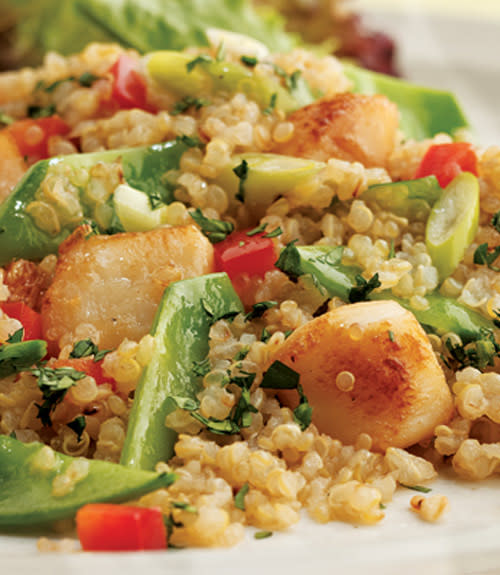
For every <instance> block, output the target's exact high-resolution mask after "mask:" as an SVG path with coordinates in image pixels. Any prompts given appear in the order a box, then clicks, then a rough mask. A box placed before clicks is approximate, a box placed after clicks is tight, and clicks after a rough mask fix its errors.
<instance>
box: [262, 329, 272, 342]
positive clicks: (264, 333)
mask: <svg viewBox="0 0 500 575" xmlns="http://www.w3.org/2000/svg"><path fill="white" fill-rule="evenodd" d="M270 339H271V332H270V331H269V330H268V329H267V328H264V329H263V330H262V333H261V335H260V341H263V342H264V343H267V342H268V341H269V340H270Z"/></svg>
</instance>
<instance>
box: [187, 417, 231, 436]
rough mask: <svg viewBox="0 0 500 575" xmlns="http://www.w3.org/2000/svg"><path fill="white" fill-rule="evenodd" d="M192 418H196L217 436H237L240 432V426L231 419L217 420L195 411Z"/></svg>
mask: <svg viewBox="0 0 500 575" xmlns="http://www.w3.org/2000/svg"><path fill="white" fill-rule="evenodd" d="M191 417H194V419H196V420H197V421H199V422H200V423H203V425H205V427H206V428H207V429H208V430H209V431H211V432H212V433H215V434H217V435H235V434H236V433H239V432H240V426H239V425H237V424H236V423H235V422H234V421H232V420H231V419H222V420H221V419H215V418H213V417H204V416H203V415H201V414H199V413H196V411H193V412H192V413H191Z"/></svg>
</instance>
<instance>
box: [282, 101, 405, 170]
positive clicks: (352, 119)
mask: <svg viewBox="0 0 500 575" xmlns="http://www.w3.org/2000/svg"><path fill="white" fill-rule="evenodd" d="M288 121H289V122H292V124H293V125H294V133H293V137H292V138H291V139H290V140H288V141H287V142H286V143H284V144H280V145H279V146H277V147H276V148H275V149H274V150H273V151H275V152H278V153H280V154H286V155H289V156H299V157H302V158H310V159H312V160H318V161H322V162H324V161H327V160H328V159H329V158H339V159H341V160H347V161H349V162H355V161H357V162H361V163H362V164H364V166H365V167H374V166H379V167H385V165H386V163H387V160H388V158H389V155H390V154H391V152H392V150H393V148H394V144H395V142H396V136H397V131H398V125H399V112H398V109H397V106H396V105H395V104H393V103H392V102H391V101H390V100H388V99H387V98H386V97H385V96H381V95H375V96H366V95H362V94H351V93H345V94H339V95H337V96H335V97H334V98H332V99H330V100H319V101H318V102H314V103H312V104H310V105H309V106H305V107H304V108H300V109H299V110H297V111H296V112H293V113H292V114H291V115H290V116H289V117H288Z"/></svg>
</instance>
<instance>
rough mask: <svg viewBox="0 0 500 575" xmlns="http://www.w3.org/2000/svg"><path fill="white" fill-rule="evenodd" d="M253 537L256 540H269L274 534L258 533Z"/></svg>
mask: <svg viewBox="0 0 500 575" xmlns="http://www.w3.org/2000/svg"><path fill="white" fill-rule="evenodd" d="M253 536H254V539H267V538H268V537H272V536H273V532H272V531H256V532H255V533H254V535H253Z"/></svg>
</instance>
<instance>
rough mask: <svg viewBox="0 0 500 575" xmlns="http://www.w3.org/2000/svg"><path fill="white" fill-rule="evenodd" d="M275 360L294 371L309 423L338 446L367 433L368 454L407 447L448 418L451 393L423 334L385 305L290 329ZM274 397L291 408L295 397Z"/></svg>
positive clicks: (407, 316) (349, 308) (338, 312)
mask: <svg viewBox="0 0 500 575" xmlns="http://www.w3.org/2000/svg"><path fill="white" fill-rule="evenodd" d="M274 360H280V361H281V362H283V363H285V364H286V365H288V366H289V367H291V368H292V369H294V370H295V371H297V372H298V373H299V374H300V383H301V384H302V386H303V388H304V392H305V394H306V396H307V398H308V400H309V403H310V404H311V405H312V406H313V416H312V417H313V423H315V424H316V426H317V427H318V428H319V430H320V431H322V432H324V433H328V434H329V435H331V436H332V437H335V438H338V439H340V440H341V441H342V442H344V443H348V444H352V443H354V442H355V441H356V438H357V437H358V435H359V434H360V433H367V434H369V435H370V436H371V437H372V439H373V446H374V448H375V449H378V450H384V449H385V448H387V447H389V446H394V447H402V448H404V447H408V446H410V445H413V444H415V443H417V442H419V441H421V440H424V439H426V438H429V437H431V436H432V433H433V430H434V428H435V427H436V426H437V425H439V424H442V423H446V422H447V421H448V420H449V419H450V417H451V415H452V411H453V401H452V397H451V393H450V390H449V388H448V385H447V384H446V381H445V377H444V374H443V371H442V369H441V367H440V366H439V364H438V362H437V360H436V357H435V355H434V352H433V350H432V347H431V345H430V343H429V340H428V338H427V336H426V334H425V332H424V331H423V329H422V327H421V326H420V324H419V323H418V321H417V320H416V318H415V316H414V315H413V314H412V313H410V312H409V311H407V310H405V309H404V308H403V307H401V306H400V305H399V304H397V303H395V302H392V301H373V302H362V303H357V304H353V305H346V306H342V307H340V308H337V309H335V310H333V311H330V312H328V313H326V314H324V315H322V316H320V317H318V318H316V319H314V320H313V321H311V322H309V323H307V324H305V325H304V326H302V327H300V328H299V329H297V330H296V331H295V332H294V333H293V334H292V335H291V336H290V337H289V338H288V339H287V340H286V341H285V342H284V344H283V345H282V346H281V347H280V349H279V350H278V352H277V354H276V355H275V356H274V357H273V358H272V361H274ZM279 396H280V399H281V400H282V401H283V402H284V403H285V404H286V405H288V406H291V407H294V406H295V405H296V400H297V394H296V393H295V392H291V391H283V392H280V393H279Z"/></svg>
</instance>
